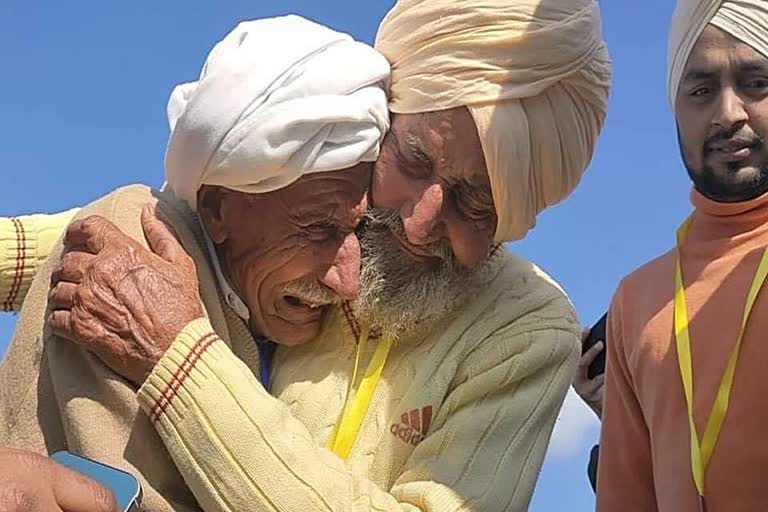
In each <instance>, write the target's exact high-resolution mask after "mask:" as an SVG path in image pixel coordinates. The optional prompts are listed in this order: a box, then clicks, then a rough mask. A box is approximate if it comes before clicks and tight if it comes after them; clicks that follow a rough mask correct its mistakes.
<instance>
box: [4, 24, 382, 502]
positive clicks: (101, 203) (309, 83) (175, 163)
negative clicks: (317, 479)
mask: <svg viewBox="0 0 768 512" xmlns="http://www.w3.org/2000/svg"><path fill="white" fill-rule="evenodd" d="M299 36H300V37H299ZM349 62H355V65H354V66H350V65H349V64H348V63H349ZM388 79H389V65H388V64H387V62H386V60H385V59H384V58H383V57H382V56H381V55H380V54H379V53H377V52H376V51H375V50H373V49H372V48H371V47H369V46H367V45H365V44H362V43H358V42H356V41H353V40H352V38H350V37H349V36H348V35H345V34H340V33H337V32H334V31H332V30H330V29H328V28H326V27H322V26H320V25H317V24H315V23H312V22H309V21H307V20H304V19H302V18H298V17H293V16H290V17H284V18H277V19H271V20H259V21H252V22H245V23H242V24H240V25H239V26H238V27H237V28H236V29H235V30H234V31H232V32H231V33H230V34H229V35H228V36H227V37H225V38H224V39H223V40H222V41H221V42H220V43H218V44H217V45H216V47H215V48H214V49H213V51H212V52H211V54H210V55H209V57H208V60H207V61H206V65H205V67H204V68H203V71H202V73H201V75H200V79H199V80H198V81H196V82H194V83H189V84H183V85H181V86H179V87H177V88H176V89H175V90H174V92H173V94H172V95H171V99H170V102H169V107H168V117H169V121H170V125H171V131H172V134H171V138H170V142H169V144H168V151H167V157H166V177H167V181H168V190H167V191H165V192H157V191H152V190H150V189H149V188H147V187H144V186H138V185H137V186H130V187H126V188H122V189H119V190H117V191H115V192H113V193H111V194H109V195H107V196H106V197H104V198H102V199H100V200H98V201H96V202H95V203H93V204H91V205H89V206H86V207H85V208H84V209H83V210H82V212H81V213H80V214H79V217H80V219H81V220H77V221H75V222H74V223H73V224H72V225H71V226H70V236H69V237H68V238H67V245H68V246H69V248H70V249H79V250H80V252H70V253H68V254H66V255H65V256H64V257H62V247H61V245H57V246H54V248H53V249H52V252H51V255H50V256H49V257H48V259H47V260H46V263H45V264H44V265H43V266H42V268H40V269H39V270H38V275H37V277H36V279H35V281H34V282H33V284H32V286H31V288H30V290H29V292H28V294H27V296H26V300H25V304H24V308H23V309H22V313H21V317H20V319H19V322H18V325H17V328H16V332H15V334H14V338H13V341H12V345H11V347H10V351H9V353H8V355H7V357H6V358H5V360H4V362H3V365H2V368H0V416H1V417H2V421H0V446H5V447H13V448H15V449H14V450H10V449H4V450H0V509H2V510H35V511H37V510H40V511H54V510H62V509H63V510H67V511H70V510H71V511H75V510H84V511H85V510H88V511H90V510H104V509H105V508H104V504H105V503H107V502H106V501H104V500H102V502H101V505H102V506H98V505H99V503H97V502H98V501H99V499H100V498H99V497H100V496H103V494H100V493H98V492H95V491H93V490H92V489H91V488H89V487H87V486H86V487H85V488H83V486H82V483H79V482H78V480H77V479H75V478H72V476H71V474H68V473H67V472H66V471H64V470H63V469H62V468H60V467H58V466H56V465H54V464H52V463H50V462H48V461H47V460H46V459H43V458H42V457H40V456H36V455H34V454H32V453H31V452H22V451H18V449H26V450H31V451H34V452H38V453H51V452H53V451H56V450H59V449H63V448H67V449H69V450H72V451H76V452H79V453H81V454H83V455H85V456H88V457H91V458H93V459H96V460H99V461H101V462H105V463H107V464H113V465H116V466H120V467H122V468H124V469H126V470H128V471H130V472H132V473H133V474H135V475H136V476H138V477H140V478H141V481H142V484H143V489H144V506H143V508H142V510H152V511H155V510H158V511H159V510H168V511H170V510H196V509H197V504H196V502H195V499H194V498H193V496H192V494H191V493H190V491H189V490H188V489H187V487H186V485H184V482H183V480H182V477H181V475H180V474H179V472H178V471H177V470H176V469H175V467H174V464H173V463H172V461H171V459H170V457H169V456H168V453H167V452H166V449H165V448H164V447H163V444H162V441H161V436H158V434H157V433H156V430H155V425H154V424H153V423H155V421H156V420H157V418H156V415H155V416H153V415H152V414H150V410H152V409H153V407H149V408H148V409H146V412H147V414H142V413H140V412H139V408H140V403H141V402H142V399H141V398H140V399H139V401H137V400H136V390H135V388H134V385H139V384H141V383H142V382H143V381H144V380H145V378H146V375H147V374H148V373H149V371H150V370H151V369H152V366H148V365H147V363H146V361H147V359H148V358H147V357H145V356H149V355H150V354H151V353H155V354H157V351H158V350H160V351H161V352H162V350H163V348H167V347H168V346H169V345H170V344H171V342H173V341H174V338H176V337H177V335H178V334H179V332H181V331H182V328H184V332H183V334H182V335H181V336H180V338H184V337H186V338H187V340H188V342H189V343H190V344H192V345H194V343H195V342H197V341H201V342H202V341H206V340H207V342H208V343H209V344H210V348H209V353H210V354H211V356H212V357H215V356H213V354H215V353H217V352H220V351H222V350H226V351H227V353H228V354H231V357H232V358H233V359H236V360H237V362H238V363H237V364H238V365H240V366H241V367H242V368H243V370H244V371H248V372H249V374H250V372H255V373H256V374H259V372H260V371H261V370H262V368H260V367H259V359H260V354H261V358H262V359H266V358H267V357H268V356H267V355H266V354H268V352H269V347H270V345H269V344H268V343H267V342H264V341H262V338H264V339H266V338H269V339H279V340H280V341H281V343H283V344H286V345H292V344H301V343H304V342H306V341H308V340H310V339H312V338H313V337H314V336H316V335H317V333H318V332H319V330H320V327H321V322H322V319H323V316H324V315H325V312H326V310H327V309H328V307H329V306H330V305H331V304H333V303H338V302H339V301H340V300H342V299H351V298H354V297H355V296H356V294H357V290H358V286H359V281H358V280H359V269H360V244H359V241H358V239H357V236H356V234H355V232H354V230H355V228H356V226H357V224H358V223H359V221H360V219H361V217H362V215H363V214H364V212H365V209H366V194H367V191H368V188H369V185H370V176H371V166H372V162H373V161H374V160H375V159H376V157H377V156H378V153H379V146H380V143H381V141H382V139H383V137H384V133H385V132H386V130H387V128H388V123H389V117H388V112H387V97H386V92H385V91H386V87H387V83H388ZM154 209H157V210H158V211H159V212H161V214H162V215H163V216H164V217H165V219H166V220H167V222H168V223H169V224H170V225H171V226H172V228H173V229H174V231H175V233H176V235H177V236H178V237H179V240H180V241H181V243H182V244H183V247H184V249H181V246H179V245H178V243H177V242H175V239H174V238H173V237H172V236H170V235H169V233H168V232H167V228H165V227H164V225H163V224H162V223H161V222H160V221H159V220H158V219H157V218H156V217H154V216H153V215H152V210H154ZM93 215H98V216H100V217H94V216H93ZM106 219H108V220H106ZM17 225H18V224H17ZM118 227H119V228H120V229H121V230H122V231H123V232H125V233H127V234H128V235H129V236H130V237H131V238H126V237H125V236H124V235H123V234H122V233H121V232H119V231H117V228H118ZM142 230H143V233H142ZM113 233H118V234H119V235H120V238H119V239H118V238H116V237H114V236H112V234H113ZM145 236H146V240H147V241H148V242H149V243H150V244H151V245H152V247H153V249H155V251H156V252H157V255H155V254H152V253H150V252H148V251H147V250H144V249H143V247H144V246H146V243H147V242H146V241H145ZM22 245H23V244H22ZM73 261H79V262H80V263H83V264H84V265H87V268H88V269H90V270H91V271H92V273H91V274H88V275H87V276H82V275H73V274H72V273H70V272H69V269H70V268H72V267H70V266H68V265H67V263H68V262H73ZM105 261H108V262H109V265H110V266H108V265H100V263H101V262H105ZM25 264H26V262H25V257H24V254H22V255H21V256H20V257H19V258H18V259H17V265H20V266H24V265H25ZM151 264H154V267H153V268H154V274H152V275H151V276H148V274H147V271H146V268H147V267H148V265H151ZM59 265H60V268H59ZM158 269H159V270H158ZM54 271H56V272H57V274H58V275H57V276H55V277H54V279H55V280H57V281H59V285H58V286H57V288H56V289H57V291H58V294H53V295H52V296H51V298H50V300H48V288H49V283H50V280H51V275H52V272H54ZM96 271H98V272H100V274H99V276H97V279H95V280H93V281H89V280H90V279H91V277H93V272H96ZM21 273H23V270H22V271H21V272H19V274H21ZM80 278H83V279H84V280H85V281H87V282H92V283H98V284H97V285H96V287H94V288H92V289H89V290H87V291H86V290H83V289H82V288H81V289H78V288H77V286H76V284H75V283H79V282H81V281H80ZM110 293H113V294H114V297H111V296H110V295H109V294H110ZM158 296H159V297H165V299H166V301H172V302H173V303H174V304H175V305H176V306H177V307H176V308H174V309H173V310H171V309H168V308H162V307H161V306H162V304H159V303H157V302H153V301H152V300H153V299H156V298H157V297H158ZM115 297H118V298H119V299H120V300H122V301H124V302H125V303H126V304H127V305H128V306H124V305H123V304H119V303H118V301H117V300H116V299H115ZM110 300H111V302H108V303H107V302H105V301H110ZM63 306H69V307H71V308H72V311H71V314H70V313H65V312H64V310H62V309H61V307H63ZM78 308H79V309H78ZM99 308H101V309H99ZM46 309H53V313H52V318H51V325H52V326H53V327H54V331H56V330H57V329H56V327H57V326H58V323H57V322H59V321H61V322H62V323H63V324H64V325H66V326H68V327H70V328H71V329H73V330H74V332H82V331H83V330H84V329H88V328H91V327H94V326H95V325H97V323H98V328H100V329H101V330H100V331H98V333H95V334H94V338H95V337H97V336H98V337H100V339H101V340H102V341H103V340H111V341H112V342H113V343H115V344H119V345H121V346H122V347H123V351H122V353H121V354H120V355H117V356H115V357H113V358H111V359H110V358H109V357H105V358H104V361H103V362H102V361H100V360H99V359H98V358H97V357H94V356H93V355H91V354H90V353H88V352H86V351H84V350H82V349H81V348H80V347H78V346H76V345H73V344H71V343H69V342H65V341H63V340H62V339H60V338H58V337H57V336H56V335H55V334H54V333H53V332H51V330H49V329H47V328H45V325H46ZM127 311H129V312H130V313H132V314H129V313H128V312H127ZM190 318H194V319H197V322H196V323H192V324H189V319H190ZM99 322H100V323H99ZM202 326H205V328H207V329H210V330H211V331H215V332H216V333H217V335H218V336H219V338H217V342H216V343H211V342H213V341H214V340H213V338H212V337H211V336H204V335H202V334H201V333H202V330H203V329H204V328H203V327H202ZM131 329H134V330H133V331H131ZM128 331H131V332H133V333H134V334H135V333H137V332H139V331H141V332H143V333H144V336H145V337H144V341H146V342H151V346H150V345H145V346H144V347H143V348H144V349H146V352H145V353H144V354H143V355H142V354H141V353H140V352H141V347H136V346H129V345H128V344H127V343H124V342H122V341H121V336H125V335H126V332H128ZM135 339H136V338H134V341H135ZM218 340H226V345H225V344H224V343H223V342H222V341H218ZM178 348H181V346H180V345H179V346H178ZM198 348H199V346H198ZM195 350H197V349H195ZM187 356H189V354H184V357H187ZM169 357H170V354H169ZM189 357H191V356H189ZM105 363H106V364H112V365H115V366H117V367H118V368H119V369H120V370H122V372H121V374H122V376H123V377H124V378H125V379H120V378H118V377H117V376H116V374H115V373H114V372H112V371H110V370H109V369H108V368H107V367H106V366H105ZM177 376H178V375H177ZM192 379H193V380H194V376H193V377H192ZM152 386H153V383H152V382H147V383H146V386H145V388H144V389H145V391H146V393H147V395H146V397H145V399H144V403H145V405H146V403H148V402H147V401H148V400H154V399H155V398H157V397H156V396H155V395H154V394H153V393H154V388H153V387H152ZM140 396H141V395H140ZM166 398H171V396H170V395H167V396H166ZM168 412H171V411H170V410H169V411H168ZM226 413H227V411H226V410H224V409H220V410H218V411H215V412H214V414H226ZM241 441H245V440H243V439H241ZM41 475H42V476H41ZM107 504H108V503H107ZM23 507H27V508H23ZM247 509H249V507H240V506H238V507H236V510H247ZM311 509H312V507H310V508H308V509H307V510H311Z"/></svg>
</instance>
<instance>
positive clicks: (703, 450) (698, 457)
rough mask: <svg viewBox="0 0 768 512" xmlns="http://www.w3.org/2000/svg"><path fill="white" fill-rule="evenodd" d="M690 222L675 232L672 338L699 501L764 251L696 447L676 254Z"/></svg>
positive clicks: (767, 266)
mask: <svg viewBox="0 0 768 512" xmlns="http://www.w3.org/2000/svg"><path fill="white" fill-rule="evenodd" d="M690 224H691V219H690V218H689V219H688V220H686V221H685V222H684V223H683V224H682V226H680V228H679V229H678V230H677V268H676V271H675V338H676V343H677V361H678V363H679V365H680V375H681V376H682V379H683V390H684V391H685V401H686V404H687V406H688V425H689V428H690V431H691V470H692V472H693V481H694V483H695V484H696V490H697V491H698V492H699V496H700V498H701V499H702V503H703V497H704V476H705V473H706V471H707V466H708V465H709V459H710V458H711V457H712V452H713V450H714V449H715V445H716V444H717V438H718V436H719V435H720V429H721V428H722V425H723V420H724V419H725V413H726V412H727V411H728V401H729V399H730V396H731V388H732V387H733V377H734V374H735V371H736V362H737V361H738V359H739V350H740V348H741V341H742V340H743V338H744V330H745V328H746V325H747V320H748V319H749V314H750V313H751V312H752V306H754V304H755V299H756V298H757V294H758V293H759V292H760V288H761V287H762V286H763V282H764V281H765V277H766V275H768V248H766V249H765V251H763V257H762V259H761V260H760V265H759V266H758V267H757V272H755V277H754V279H753V280H752V286H751V288H750V289H749V294H748V295H747V301H746V304H745V305H744V314H743V316H742V319H741V328H740V329H739V335H738V337H737V338H736V344H735V345H734V347H733V350H731V355H730V357H729V358H728V365H727V366H726V367H725V372H724V373H723V377H722V379H721V380H720V386H719V387H718V389H717V397H716V398H715V403H714V404H713V405H712V411H711V412H710V414H709V418H708V419H707V426H706V429H705V430H704V438H703V439H702V442H701V445H699V436H698V434H697V432H696V424H695V423H694V419H693V370H692V367H691V340H690V336H689V333H688V307H687V305H686V302H685V288H684V286H683V270H682V264H681V262H680V252H681V247H682V245H683V240H685V237H686V235H687V234H688V227H689V226H690Z"/></svg>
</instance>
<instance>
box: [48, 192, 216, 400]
mask: <svg viewBox="0 0 768 512" xmlns="http://www.w3.org/2000/svg"><path fill="white" fill-rule="evenodd" d="M141 223H142V226H143V228H144V234H145V235H146V238H147V241H148V242H149V246H150V248H151V249H152V251H150V250H147V249H146V248H144V247H143V246H142V245H141V244H139V243H138V242H137V241H135V240H133V239H132V238H130V237H128V236H126V235H124V234H123V233H122V232H121V231H120V230H119V229H118V228H117V227H116V226H115V225H114V224H112V223H111V222H109V221H108V220H106V219H104V218H102V217H98V216H91V217H88V218H86V219H82V220H78V221H75V222H73V223H72V224H71V225H70V227H69V228H68V229H67V233H66V235H65V239H64V246H65V249H66V252H65V254H64V256H63V257H62V259H61V263H60V266H59V268H58V269H56V270H55V271H54V273H53V276H52V278H51V281H52V283H51V285H52V289H51V292H50V295H49V307H50V309H51V313H50V315H49V317H48V323H49V325H50V327H51V329H52V331H53V332H54V334H56V335H58V336H61V337H63V338H67V339H69V340H71V341H74V342H75V343H77V344H79V345H81V346H82V347H83V348H86V349H87V350H90V351H92V352H93V353H95V354H96V355H97V356H98V357H99V358H100V359H101V360H102V361H103V362H104V363H105V364H106V365H107V366H109V367H110V368H112V369H113V370H114V371H115V372H117V373H118V374H120V375H122V376H123V377H125V378H126V379H128V380H129V381H131V382H132V383H134V384H136V385H138V386H140V385H141V384H142V383H143V382H144V380H145V379H146V378H147V376H148V375H149V374H150V372H151V371H152V368H154V366H155V364H157V362H158V361H159V360H160V358H161V357H162V356H163V354H164V353H165V351H166V350H167V349H168V347H169V346H170V345H171V343H173V341H174V339H175V338H176V336H177V335H178V334H179V333H180V332H181V330H182V329H183V328H184V326H186V325H187V324H188V323H189V322H191V321H192V320H195V319H197V318H200V317H202V316H203V309H202V306H201V301H200V293H199V291H198V280H197V272H196V268H195V264H194V262H193V261H192V258H191V257H190V256H189V255H188V254H187V253H186V252H185V251H184V249H183V248H182V246H181V245H180V244H179V242H178V241H177V240H176V238H175V236H174V234H173V233H172V232H171V230H170V229H169V228H168V226H167V225H166V224H165V223H164V222H163V221H161V220H160V219H158V218H157V216H156V214H155V213H154V211H153V210H152V208H151V207H149V206H147V207H145V208H144V210H143V211H142V214H141ZM153 251H154V252H153Z"/></svg>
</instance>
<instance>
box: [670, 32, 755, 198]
mask: <svg viewBox="0 0 768 512" xmlns="http://www.w3.org/2000/svg"><path fill="white" fill-rule="evenodd" d="M675 107H676V114H677V124H678V132H679V138H680V146H681V149H682V154H683V160H684V161H685V165H686V167H687V169H688V173H689V175H690V176H691V179H692V180H693V183H694V185H695V186H696V189H697V190H698V191H699V192H701V193H702V194H704V195H705V196H707V197H709V198H711V199H714V200H716V201H721V202H734V201H744V200H748V199H752V198H754V197H757V196H758V195H760V194H762V193H764V192H766V191H768V147H766V137H768V58H766V57H765V56H764V55H762V54H760V53H759V52H757V51H756V50H754V49H753V48H752V47H750V46H749V45H747V44H744V43H742V42H740V41H739V40H737V39H735V38H733V37H731V36H730V35H728V34H726V33H725V32H723V31H721V30H720V29H718V28H716V27H714V26H712V25H709V26H707V28H706V29H705V30H704V32H703V33H702V35H701V37H700V38H699V40H698V41H697V43H696V45H695V47H694V48H693V51H692V53H691V55H690V57H689V59H688V63H687V64H686V67H685V70H684V72H683V78H682V81H681V82H680V88H679V91H678V94H677V98H676V105H675Z"/></svg>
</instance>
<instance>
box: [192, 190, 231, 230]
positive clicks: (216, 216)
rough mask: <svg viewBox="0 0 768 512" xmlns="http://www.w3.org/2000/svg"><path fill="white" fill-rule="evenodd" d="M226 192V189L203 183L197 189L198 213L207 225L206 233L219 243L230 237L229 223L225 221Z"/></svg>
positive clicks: (204, 224)
mask: <svg viewBox="0 0 768 512" xmlns="http://www.w3.org/2000/svg"><path fill="white" fill-rule="evenodd" d="M226 193H227V191H226V189H224V188H222V187H213V186H210V185H203V186H202V187H200V190H198V191H197V213H198V215H200V220H201V221H202V222H203V226H205V231H206V233H208V236H209V237H211V240H212V241H213V243H215V244H217V245H219V244H222V243H224V242H225V241H226V240H227V238H229V230H228V228H227V223H226V222H225V221H224V219H225V217H226V214H225V212H224V207H225V203H226V197H225V196H226Z"/></svg>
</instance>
